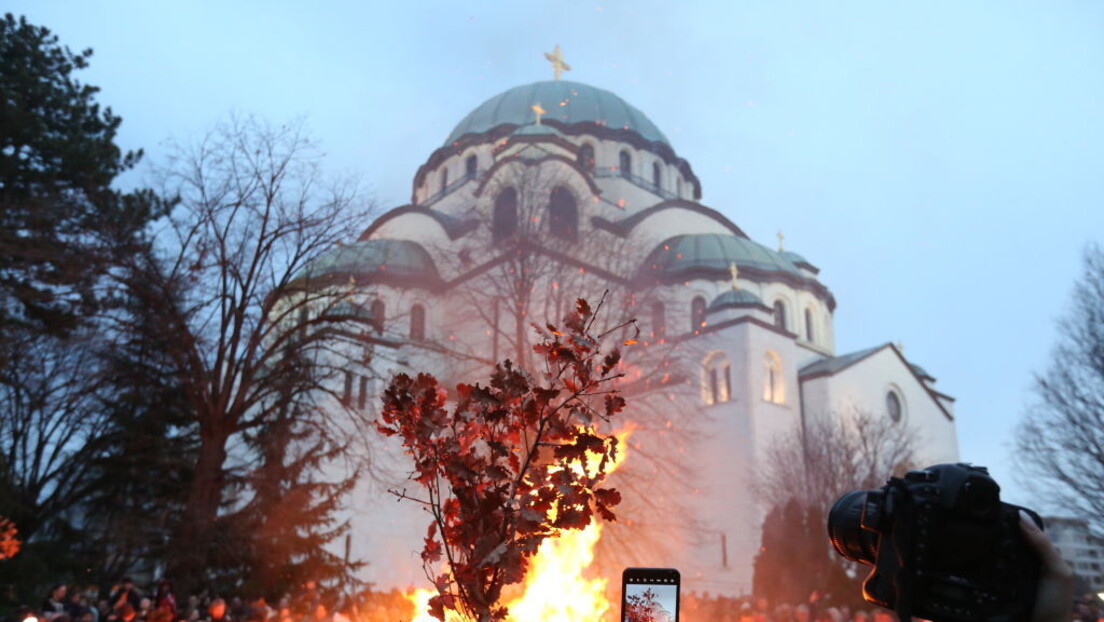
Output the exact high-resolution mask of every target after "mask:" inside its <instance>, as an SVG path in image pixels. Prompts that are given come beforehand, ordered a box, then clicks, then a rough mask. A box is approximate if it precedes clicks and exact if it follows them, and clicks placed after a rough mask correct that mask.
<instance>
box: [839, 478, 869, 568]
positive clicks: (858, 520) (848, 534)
mask: <svg viewBox="0 0 1104 622" xmlns="http://www.w3.org/2000/svg"><path fill="white" fill-rule="evenodd" d="M868 492H870V491H867V490H852V491H851V492H849V493H847V494H845V495H843V496H842V497H840V498H839V499H837V500H836V503H835V504H834V505H833V506H832V509H831V511H829V512H828V537H829V538H830V539H831V540H832V546H833V547H835V549H836V552H837V553H839V554H840V555H843V556H844V557H846V558H847V559H850V560H852V561H856V562H861V563H864V564H869V565H871V566H873V565H874V561H875V560H876V559H877V558H878V534H876V533H874V532H872V531H867V530H866V529H863V528H862V516H863V506H865V505H866V502H867V499H866V495H867V493H868Z"/></svg>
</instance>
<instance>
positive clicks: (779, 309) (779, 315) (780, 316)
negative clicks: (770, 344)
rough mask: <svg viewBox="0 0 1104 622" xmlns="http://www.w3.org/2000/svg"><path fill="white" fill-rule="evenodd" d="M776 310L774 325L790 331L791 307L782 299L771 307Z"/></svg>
mask: <svg viewBox="0 0 1104 622" xmlns="http://www.w3.org/2000/svg"><path fill="white" fill-rule="evenodd" d="M771 308H772V309H774V325H775V326H776V327H778V328H780V329H782V330H789V326H790V324H789V322H790V318H789V317H788V316H789V305H788V304H787V303H786V300H785V299H783V298H782V297H778V298H775V299H774V304H773V305H771Z"/></svg>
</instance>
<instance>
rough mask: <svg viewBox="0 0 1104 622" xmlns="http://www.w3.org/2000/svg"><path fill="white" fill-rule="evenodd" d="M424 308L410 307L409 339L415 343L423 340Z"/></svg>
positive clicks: (418, 306)
mask: <svg viewBox="0 0 1104 622" xmlns="http://www.w3.org/2000/svg"><path fill="white" fill-rule="evenodd" d="M425 322H426V316H425V307H423V306H422V305H414V306H413V307H410V338H411V339H413V340H415V341H421V340H423V339H425Z"/></svg>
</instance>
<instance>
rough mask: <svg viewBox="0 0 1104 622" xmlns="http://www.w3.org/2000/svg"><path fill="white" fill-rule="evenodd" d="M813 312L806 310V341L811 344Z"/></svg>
mask: <svg viewBox="0 0 1104 622" xmlns="http://www.w3.org/2000/svg"><path fill="white" fill-rule="evenodd" d="M815 336H816V335H814V334H813V311H812V309H805V341H808V342H809V343H812V342H813V337H815Z"/></svg>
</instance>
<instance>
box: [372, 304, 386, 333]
mask: <svg viewBox="0 0 1104 622" xmlns="http://www.w3.org/2000/svg"><path fill="white" fill-rule="evenodd" d="M369 312H370V313H371V314H372V325H373V326H374V327H375V329H376V332H377V333H382V332H383V324H384V322H386V321H387V304H386V303H384V302H383V299H382V298H376V299H375V300H373V301H372V306H371V309H370V311H369Z"/></svg>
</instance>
